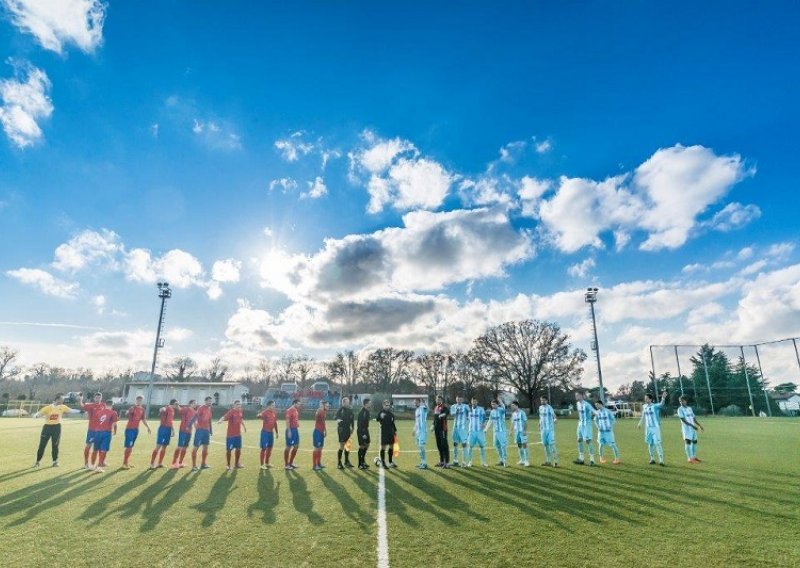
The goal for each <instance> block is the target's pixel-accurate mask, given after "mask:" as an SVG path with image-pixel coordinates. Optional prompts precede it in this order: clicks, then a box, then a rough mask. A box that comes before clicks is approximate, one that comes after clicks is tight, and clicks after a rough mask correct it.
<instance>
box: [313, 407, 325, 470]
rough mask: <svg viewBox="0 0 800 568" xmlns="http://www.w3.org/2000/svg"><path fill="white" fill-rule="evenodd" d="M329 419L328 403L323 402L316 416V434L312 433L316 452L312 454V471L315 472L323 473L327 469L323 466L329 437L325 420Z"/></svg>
mask: <svg viewBox="0 0 800 568" xmlns="http://www.w3.org/2000/svg"><path fill="white" fill-rule="evenodd" d="M327 417H328V401H322V402H321V403H320V405H319V408H318V409H317V412H316V413H315V414H314V432H312V436H311V439H312V444H313V445H314V451H313V452H312V453H311V469H312V470H313V471H321V470H323V469H325V466H324V465H322V447H323V446H324V445H325V436H327V435H328V429H327V428H326V426H325V420H326V419H327Z"/></svg>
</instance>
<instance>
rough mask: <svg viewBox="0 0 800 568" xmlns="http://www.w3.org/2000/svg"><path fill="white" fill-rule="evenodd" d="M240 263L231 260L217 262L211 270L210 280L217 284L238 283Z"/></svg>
mask: <svg viewBox="0 0 800 568" xmlns="http://www.w3.org/2000/svg"><path fill="white" fill-rule="evenodd" d="M241 268H242V262H241V261H239V260H236V259H233V258H227V259H225V260H218V261H217V262H215V263H214V266H212V268H211V278H213V279H214V280H216V281H217V282H238V281H239V277H240V271H241Z"/></svg>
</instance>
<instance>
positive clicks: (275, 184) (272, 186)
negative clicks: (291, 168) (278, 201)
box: [269, 177, 297, 193]
mask: <svg viewBox="0 0 800 568" xmlns="http://www.w3.org/2000/svg"><path fill="white" fill-rule="evenodd" d="M276 189H280V190H281V191H283V193H289V192H290V191H294V190H295V189H297V182H296V181H295V180H293V179H292V178H290V177H284V178H280V179H274V180H272V181H271V182H269V190H270V191H275V190H276Z"/></svg>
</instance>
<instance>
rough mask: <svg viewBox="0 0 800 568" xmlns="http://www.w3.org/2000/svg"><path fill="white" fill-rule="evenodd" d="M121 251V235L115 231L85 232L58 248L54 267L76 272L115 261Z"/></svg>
mask: <svg viewBox="0 0 800 568" xmlns="http://www.w3.org/2000/svg"><path fill="white" fill-rule="evenodd" d="M121 251H122V244H121V243H120V241H119V235H117V234H116V233H115V232H114V231H109V230H108V229H101V230H100V231H91V230H85V231H82V232H80V233H78V234H77V235H76V236H74V237H73V238H71V239H70V240H69V241H67V242H66V243H63V244H60V245H58V247H56V250H55V255H54V256H55V260H53V264H52V266H53V268H55V269H57V270H62V271H71V272H76V271H78V270H82V269H84V268H86V267H87V266H88V265H90V264H94V263H98V262H109V261H113V259H114V257H115V256H116V255H117V254H118V253H119V252H121Z"/></svg>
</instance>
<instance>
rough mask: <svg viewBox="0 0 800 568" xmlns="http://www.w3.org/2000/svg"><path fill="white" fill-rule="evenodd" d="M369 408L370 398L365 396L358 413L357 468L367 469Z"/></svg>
mask: <svg viewBox="0 0 800 568" xmlns="http://www.w3.org/2000/svg"><path fill="white" fill-rule="evenodd" d="M369 408H370V400H369V399H368V398H365V399H364V401H363V405H362V407H361V412H359V413H358V424H357V425H356V436H357V437H358V469H369V465H367V459H366V458H367V450H369V442H370V440H369Z"/></svg>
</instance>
